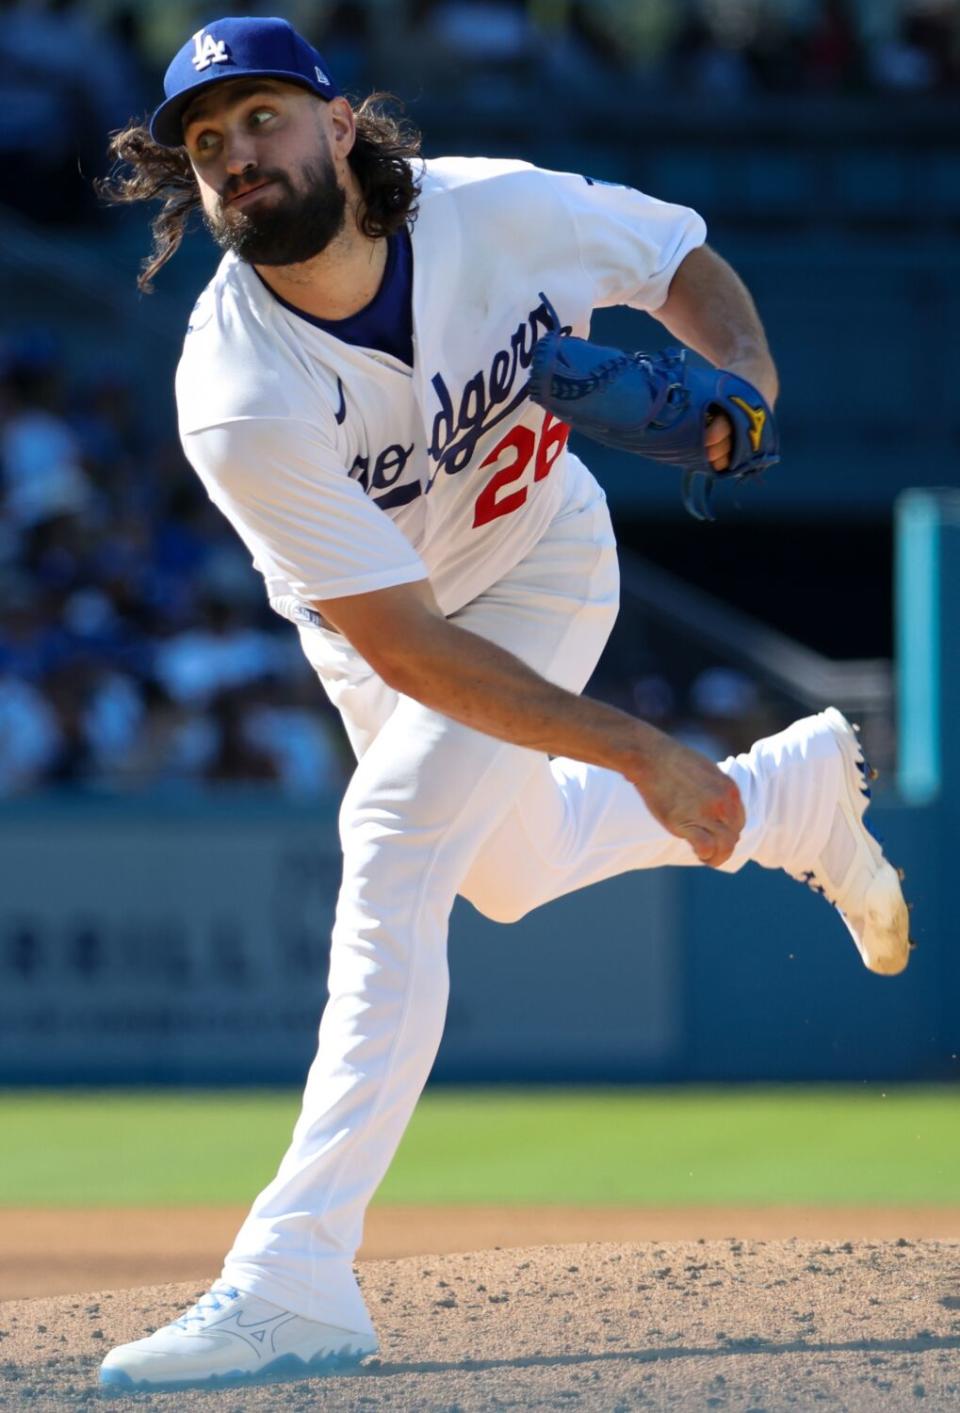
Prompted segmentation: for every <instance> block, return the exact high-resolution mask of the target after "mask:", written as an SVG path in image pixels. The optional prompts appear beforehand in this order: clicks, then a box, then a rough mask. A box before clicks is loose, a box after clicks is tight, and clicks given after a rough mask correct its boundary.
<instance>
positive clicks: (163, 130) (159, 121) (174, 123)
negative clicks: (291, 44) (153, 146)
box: [150, 69, 337, 147]
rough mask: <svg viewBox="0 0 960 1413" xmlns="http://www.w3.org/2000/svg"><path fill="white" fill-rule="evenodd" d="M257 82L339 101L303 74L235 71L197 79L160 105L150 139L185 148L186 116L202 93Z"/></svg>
mask: <svg viewBox="0 0 960 1413" xmlns="http://www.w3.org/2000/svg"><path fill="white" fill-rule="evenodd" d="M258 78H273V79H280V80H282V81H283V82H284V83H292V84H296V86H297V87H298V88H305V89H307V91H308V92H309V93H315V94H316V95H317V97H318V98H323V99H325V100H326V101H327V102H329V100H330V99H331V98H336V97H337V93H336V90H335V89H334V88H333V87H328V88H322V87H321V86H320V85H319V84H313V83H311V82H310V80H309V79H306V78H304V76H303V74H292V73H289V72H288V71H287V70H285V69H240V70H239V71H237V70H234V71H233V72H232V73H225V74H223V73H221V74H217V75H216V76H215V77H213V78H207V79H198V81H197V82H196V83H195V84H193V86H192V87H191V88H187V89H185V90H184V91H183V92H182V93H176V94H174V96H173V97H172V98H168V99H167V100H166V102H165V103H161V104H160V107H159V108H158V109H157V110H156V112H155V113H154V115H153V117H152V118H151V119H150V136H151V137H152V138H153V140H154V142H156V143H157V144H158V145H159V146H160V147H182V146H183V115H184V113H185V112H186V110H187V109H188V108H189V107H190V104H191V103H192V102H193V100H194V99H195V98H196V97H197V96H198V94H199V93H200V92H201V91H203V90H205V89H208V88H213V87H214V86H216V85H218V84H222V83H239V82H240V81H241V79H258Z"/></svg>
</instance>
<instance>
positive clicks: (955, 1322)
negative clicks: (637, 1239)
mask: <svg viewBox="0 0 960 1413" xmlns="http://www.w3.org/2000/svg"><path fill="white" fill-rule="evenodd" d="M360 1279H361V1281H362V1284H363V1287H364V1291H365V1293H366V1297H367V1300H368V1303H369V1305H370V1308H371V1310H372V1311H373V1313H374V1318H375V1320H376V1322H377V1325H378V1328H379V1331H380V1339H381V1349H380V1355H379V1357H378V1358H376V1359H372V1360H370V1361H368V1363H367V1364H366V1365H365V1366H364V1367H363V1368H362V1369H361V1370H360V1371H359V1372H358V1373H356V1374H354V1375H353V1376H351V1377H349V1378H331V1379H324V1380H310V1381H303V1382H300V1383H295V1384H282V1385H275V1386H273V1387H267V1388H260V1389H245V1390H238V1389H232V1390H229V1391H223V1392H220V1393H214V1394H211V1393H186V1394H184V1393H177V1394H167V1395H163V1394H154V1395H143V1394H141V1395H138V1396H136V1397H130V1398H114V1399H111V1400H110V1403H109V1406H110V1408H111V1409H112V1410H116V1413H122V1410H127V1409H131V1410H132V1409H135V1408H143V1407H145V1406H149V1407H156V1408H157V1409H158V1410H161V1409H162V1410H166V1413H179V1410H181V1409H184V1410H191V1411H192V1410H200V1409H211V1410H212V1409H216V1410H217V1413H241V1410H253V1409H256V1410H270V1409H278V1410H287V1411H288V1413H300V1410H303V1413H305V1410H308V1409H310V1410H312V1409H315V1408H317V1407H322V1408H323V1409H324V1410H325V1413H327V1411H328V1410H329V1413H338V1410H348V1409H349V1410H350V1411H351V1413H361V1410H362V1413H366V1410H376V1409H380V1408H384V1409H392V1410H395V1413H420V1411H421V1410H422V1413H426V1410H431V1413H454V1410H457V1411H458V1413H481V1410H482V1413H486V1410H493V1409H498V1410H499V1409H504V1408H513V1409H550V1408H566V1409H570V1408H573V1409H582V1410H596V1413H617V1410H619V1413H626V1410H629V1409H660V1408H662V1409H684V1410H689V1413H701V1410H704V1409H714V1408H717V1409H731V1410H733V1409H736V1410H739V1413H748V1410H749V1413H761V1410H764V1413H776V1411H777V1410H781V1409H784V1410H786V1409H792V1410H796V1409H823V1410H830V1409H837V1410H840V1409H842V1410H844V1413H883V1411H884V1410H894V1409H896V1410H897V1413H902V1410H904V1409H909V1408H917V1409H918V1410H919V1409H923V1410H924V1413H934V1410H936V1411H937V1413H940V1410H957V1409H960V1244H955V1243H947V1242H932V1241H930V1242H916V1243H910V1242H907V1241H898V1242H885V1243H884V1242H858V1243H855V1244H854V1243H849V1242H848V1243H844V1244H843V1245H834V1244H824V1243H822V1242H801V1241H785V1242H746V1241H744V1242H740V1241H711V1242H677V1243H669V1244H668V1243H661V1244H659V1245H656V1244H652V1243H650V1244H640V1245H630V1246H624V1245H610V1244H590V1245H585V1246H536V1247H529V1248H526V1249H522V1250H508V1251H484V1252H479V1253H475V1254H471V1255H448V1256H443V1257H407V1258H404V1259H403V1260H398V1261H371V1262H368V1263H366V1264H364V1265H363V1266H361V1268H360ZM198 1293H199V1288H198V1287H197V1286H190V1285H176V1286H173V1285H168V1286H155V1287H151V1288H149V1289H142V1290H131V1291H123V1292H120V1291H113V1292H105V1293H101V1294H99V1295H86V1296H74V1297H71V1296H63V1297H57V1298H55V1299H44V1300H24V1301H9V1302H7V1303H6V1304H3V1305H0V1335H2V1339H0V1408H2V1409H4V1410H6V1409H20V1408H23V1409H29V1410H31V1413H45V1411H46V1410H48V1409H63V1408H69V1407H72V1406H74V1405H79V1404H88V1403H90V1402H91V1401H99V1400H98V1398H97V1395H95V1394H93V1393H92V1390H93V1388H94V1386H95V1379H96V1369H97V1365H98V1363H99V1361H100V1359H101V1358H102V1357H103V1354H104V1353H105V1352H106V1350H107V1349H108V1348H110V1346H111V1345H113V1344H116V1343H120V1342H123V1341H126V1340H130V1339H135V1338H139V1337H140V1336H142V1335H143V1334H144V1333H146V1331H147V1330H148V1329H150V1328H152V1327H155V1326H157V1325H160V1324H164V1323H166V1322H167V1321H168V1320H170V1319H172V1318H174V1316H175V1315H176V1314H177V1313H178V1312H179V1311H180V1310H181V1309H182V1308H183V1307H184V1305H186V1304H188V1303H189V1302H190V1301H191V1300H192V1299H193V1298H194V1297H195V1296H196V1295H197V1294H198Z"/></svg>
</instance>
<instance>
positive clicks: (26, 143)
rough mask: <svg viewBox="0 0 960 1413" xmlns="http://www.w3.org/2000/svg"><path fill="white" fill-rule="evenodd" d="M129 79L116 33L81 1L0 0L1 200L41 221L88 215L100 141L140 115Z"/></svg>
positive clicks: (130, 69) (137, 90)
mask: <svg viewBox="0 0 960 1413" xmlns="http://www.w3.org/2000/svg"><path fill="white" fill-rule="evenodd" d="M130 37H132V38H133V39H134V41H135V40H136V35H135V34H133V35H132V36H130ZM139 74H140V66H139V61H138V59H137V57H136V54H135V52H133V51H132V50H131V49H130V48H129V47H128V45H127V42H126V36H125V35H124V33H123V30H122V27H121V28H118V27H117V26H116V25H114V26H112V27H104V26H102V25H98V24H97V23H96V21H95V20H94V18H93V17H92V15H91V14H90V13H89V11H88V9H87V7H86V6H85V5H83V4H82V3H75V0H48V3H47V4H46V5H43V4H31V3H26V0H0V82H2V87H3V95H4V101H3V105H2V107H0V158H2V160H3V162H4V166H5V168H6V169H7V170H8V171H16V172H17V180H16V181H15V182H7V183H6V185H5V187H4V192H3V199H4V201H5V202H7V203H9V204H10V205H12V206H15V207H17V209H19V210H21V211H24V212H26V213H27V214H29V215H32V216H35V217H40V218H43V219H45V220H75V219H76V218H77V216H78V214H79V213H80V212H84V211H85V212H87V213H88V214H89V212H91V211H92V210H94V209H95V207H94V203H93V201H92V195H91V190H90V182H89V175H90V174H91V173H92V172H95V171H98V170H99V168H100V163H101V161H102V153H103V147H104V143H103V138H104V134H105V133H106V132H107V131H109V129H111V128H115V127H118V126H120V124H121V123H123V122H125V121H126V119H127V118H128V117H129V115H130V114H131V113H133V112H136V111H137V110H139V109H140V108H142V107H143V101H144V94H143V91H142V88H141V87H140V84H139V82H138V78H139Z"/></svg>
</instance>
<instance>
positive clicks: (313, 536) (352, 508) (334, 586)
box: [181, 417, 428, 602]
mask: <svg viewBox="0 0 960 1413" xmlns="http://www.w3.org/2000/svg"><path fill="white" fill-rule="evenodd" d="M181 436H182V441H183V447H184V451H185V453H186V456H187V459H188V460H189V462H190V464H191V465H192V466H193V468H194V470H195V471H196V472H197V474H198V475H199V476H200V479H201V480H202V481H203V483H204V485H205V487H206V489H207V492H208V494H209V496H210V499H211V500H212V501H213V502H214V504H215V505H216V506H217V507H218V508H219V509H220V510H221V511H222V512H223V513H224V515H225V516H226V517H227V519H228V520H229V521H230V523H231V525H233V527H234V529H235V530H236V531H237V533H238V534H239V536H240V538H241V539H242V540H243V542H244V544H246V546H247V548H248V549H249V550H250V552H251V553H252V555H253V562H254V565H255V566H256V568H257V569H259V570H260V572H261V573H262V574H263V576H264V578H265V579H266V581H267V590H268V593H269V594H270V597H271V598H274V597H277V596H279V595H281V594H284V595H285V594H293V595H294V596H295V597H297V598H299V599H303V600H305V601H307V602H316V601H322V600H324V599H336V598H344V597H345V596H346V595H348V594H365V593H371V592H373V591H374V590H376V589H389V588H392V587H394V586H395V585H397V584H410V583H413V582H414V581H416V580H419V579H426V578H427V577H428V575H427V570H426V567H425V565H424V563H423V561H422V559H421V558H420V556H419V555H418V554H417V553H416V551H415V550H414V548H413V546H412V545H411V544H410V542H409V540H407V538H406V537H405V536H404V535H403V534H402V532H401V531H400V530H399V529H398V528H397V526H396V525H394V523H393V521H392V520H391V519H390V517H389V516H388V515H386V514H385V513H384V512H383V511H382V510H379V509H378V508H377V507H376V506H375V505H373V504H372V503H371V502H370V501H369V500H368V499H367V496H366V494H365V493H364V491H363V489H362V487H361V486H359V485H358V484H357V482H356V481H353V480H351V479H350V477H349V476H348V475H347V472H346V470H345V468H344V467H343V465H342V463H339V462H338V459H337V455H336V452H335V451H334V450H333V448H332V447H330V446H329V445H327V444H326V443H325V442H324V440H323V439H322V437H321V435H320V433H319V432H318V431H317V429H316V428H315V427H313V426H311V425H310V424H309V423H307V422H303V421H296V420H294V419H290V418H270V417H248V418H238V419H236V420H234V421H227V422H223V423H220V424H218V425H215V426H210V427H203V428H201V429H199V430H195V431H190V432H182V433H181Z"/></svg>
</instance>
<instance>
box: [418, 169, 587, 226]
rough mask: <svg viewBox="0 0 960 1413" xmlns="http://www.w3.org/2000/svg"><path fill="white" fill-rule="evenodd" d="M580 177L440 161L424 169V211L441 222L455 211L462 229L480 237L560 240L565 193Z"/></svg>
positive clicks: (580, 179)
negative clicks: (493, 230) (493, 232)
mask: <svg viewBox="0 0 960 1413" xmlns="http://www.w3.org/2000/svg"><path fill="white" fill-rule="evenodd" d="M580 181H582V178H580V177H569V176H567V175H566V174H564V173H557V172H551V171H548V170H546V169H545V168H543V167H535V166H533V165H532V164H531V163H530V162H522V161H515V160H507V159H504V158H490V157H437V158H433V159H431V160H429V161H427V162H426V163H424V175H423V184H422V189H421V208H422V210H423V211H424V214H429V216H430V217H433V218H436V219H439V216H440V212H441V211H442V210H443V211H446V210H448V209H451V208H452V209H453V210H455V211H456V212H457V213H458V219H459V222H460V225H461V227H463V228H465V229H467V230H470V231H472V232H474V233H477V232H479V231H481V230H483V229H485V228H488V227H489V226H490V225H494V226H495V227H497V229H498V230H499V231H500V233H501V237H502V239H504V240H507V239H512V238H513V235H514V234H517V233H518V234H520V235H522V236H524V237H525V239H526V240H527V241H529V238H530V236H531V234H533V233H536V235H537V238H538V241H537V243H540V242H542V241H543V240H544V239H549V237H550V235H551V234H552V235H555V236H556V235H559V229H558V228H557V227H556V226H554V224H553V223H555V222H559V227H560V228H562V227H563V225H564V216H565V214H566V210H567V197H566V194H565V188H566V186H567V185H568V184H569V183H570V182H580Z"/></svg>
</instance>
